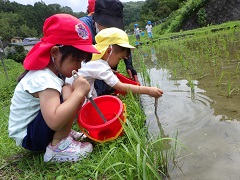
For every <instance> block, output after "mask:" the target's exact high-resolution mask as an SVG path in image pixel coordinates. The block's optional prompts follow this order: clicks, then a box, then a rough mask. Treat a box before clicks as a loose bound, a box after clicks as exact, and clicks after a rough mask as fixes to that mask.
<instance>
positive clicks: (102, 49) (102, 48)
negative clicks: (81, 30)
mask: <svg viewBox="0 0 240 180" xmlns="http://www.w3.org/2000/svg"><path fill="white" fill-rule="evenodd" d="M94 47H95V48H96V49H97V50H98V51H99V52H100V54H99V53H98V54H95V53H93V54H92V61H94V60H99V59H101V58H102V57H103V55H104V54H105V52H106V50H107V48H108V47H109V46H108V45H107V46H99V45H97V44H96V45H94Z"/></svg>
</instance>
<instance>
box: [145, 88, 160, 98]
mask: <svg viewBox="0 0 240 180" xmlns="http://www.w3.org/2000/svg"><path fill="white" fill-rule="evenodd" d="M149 88H150V89H149V93H148V95H149V96H152V97H155V98H159V97H161V96H162V94H163V91H162V90H161V89H159V88H156V87H149Z"/></svg>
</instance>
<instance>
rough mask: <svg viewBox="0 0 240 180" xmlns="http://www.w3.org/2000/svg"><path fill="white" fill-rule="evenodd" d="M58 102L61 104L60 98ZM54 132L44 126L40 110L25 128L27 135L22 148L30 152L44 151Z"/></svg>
mask: <svg viewBox="0 0 240 180" xmlns="http://www.w3.org/2000/svg"><path fill="white" fill-rule="evenodd" d="M60 102H61V103H62V102H63V99H62V96H60ZM54 133H55V131H54V130H52V129H50V128H49V127H48V125H47V124H46V122H45V120H44V118H43V116H42V112H41V110H39V112H38V115H37V116H36V117H35V119H34V120H33V121H32V122H31V123H30V124H29V125H28V127H27V135H26V136H25V137H24V139H23V142H22V147H24V148H25V149H28V150H30V151H46V147H47V146H48V144H49V143H50V142H52V139H53V135H54Z"/></svg>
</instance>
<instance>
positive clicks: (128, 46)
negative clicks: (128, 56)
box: [117, 44, 135, 49]
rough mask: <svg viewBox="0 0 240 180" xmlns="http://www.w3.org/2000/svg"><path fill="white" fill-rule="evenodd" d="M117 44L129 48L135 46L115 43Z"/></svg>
mask: <svg viewBox="0 0 240 180" xmlns="http://www.w3.org/2000/svg"><path fill="white" fill-rule="evenodd" d="M117 45H119V46H122V47H125V48H129V49H135V47H134V46H131V45H130V44H117Z"/></svg>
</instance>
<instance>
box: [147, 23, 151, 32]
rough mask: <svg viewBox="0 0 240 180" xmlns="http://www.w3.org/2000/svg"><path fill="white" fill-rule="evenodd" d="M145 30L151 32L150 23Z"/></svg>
mask: <svg viewBox="0 0 240 180" xmlns="http://www.w3.org/2000/svg"><path fill="white" fill-rule="evenodd" d="M146 30H147V32H148V33H149V32H152V25H147V26H146Z"/></svg>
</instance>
